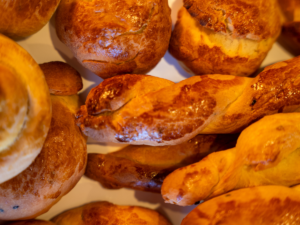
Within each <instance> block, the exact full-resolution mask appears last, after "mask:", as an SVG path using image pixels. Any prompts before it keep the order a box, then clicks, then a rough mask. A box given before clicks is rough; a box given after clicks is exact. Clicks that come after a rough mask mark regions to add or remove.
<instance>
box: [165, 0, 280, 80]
mask: <svg viewBox="0 0 300 225" xmlns="http://www.w3.org/2000/svg"><path fill="white" fill-rule="evenodd" d="M280 31H281V22H280V11H279V7H278V4H277V0H225V1H216V0H184V7H182V8H181V9H180V10H179V12H178V18H177V21H176V25H175V28H174V30H173V31H172V36H171V40H170V47H169V51H170V53H171V55H173V56H174V57H175V58H176V59H177V60H179V63H180V64H181V65H182V66H183V68H184V69H185V70H186V71H188V72H190V73H192V74H195V75H203V74H231V75H236V76H250V75H251V74H253V73H254V72H255V71H256V70H257V69H258V68H259V66H260V65H261V63H262V61H263V60H264V58H265V57H266V56H267V53H268V52H269V50H270V49H271V47H272V45H273V43H274V42H275V41H276V39H277V37H278V35H279V34H280Z"/></svg>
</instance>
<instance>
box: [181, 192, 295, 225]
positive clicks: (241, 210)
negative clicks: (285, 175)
mask: <svg viewBox="0 0 300 225" xmlns="http://www.w3.org/2000/svg"><path fill="white" fill-rule="evenodd" d="M299 212H300V197H299V186H296V187H294V188H287V187H281V186H263V187H254V188H245V189H241V190H237V191H232V192H230V193H228V194H224V195H222V196H219V197H216V198H213V199H211V200H209V201H206V202H204V203H202V204H200V205H199V206H197V207H196V208H195V209H193V210H192V211H191V212H190V213H189V214H188V215H187V216H186V217H185V218H184V219H183V221H182V223H181V225H199V224H201V225H208V224H209V225H217V224H223V225H229V224H230V225H239V224H243V225H252V224H264V225H271V224H299V216H300V215H299V214H300V213H299Z"/></svg>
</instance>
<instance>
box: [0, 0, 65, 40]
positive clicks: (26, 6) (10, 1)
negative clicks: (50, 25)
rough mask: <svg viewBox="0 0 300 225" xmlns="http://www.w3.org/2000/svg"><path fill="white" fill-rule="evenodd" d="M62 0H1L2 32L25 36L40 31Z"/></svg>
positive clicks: (0, 30) (0, 31)
mask: <svg viewBox="0 0 300 225" xmlns="http://www.w3.org/2000/svg"><path fill="white" fill-rule="evenodd" d="M59 2H60V0H51V1H49V0H5V1H0V12H1V14H0V33H2V34H4V35H6V36H9V37H12V38H24V37H27V36H29V35H32V34H34V33H36V32H37V31H39V30H40V29H41V28H42V27H43V26H44V25H45V24H46V23H47V22H48V21H49V20H50V18H51V16H52V15H53V13H54V12H55V10H56V8H57V6H58V4H59Z"/></svg>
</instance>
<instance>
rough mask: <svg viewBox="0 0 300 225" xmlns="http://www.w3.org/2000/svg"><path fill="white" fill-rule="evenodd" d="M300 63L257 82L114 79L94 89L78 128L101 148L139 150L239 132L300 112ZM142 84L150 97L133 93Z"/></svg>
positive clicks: (272, 69)
mask: <svg viewBox="0 0 300 225" xmlns="http://www.w3.org/2000/svg"><path fill="white" fill-rule="evenodd" d="M299 63H300V57H296V58H293V59H290V60H287V61H283V62H279V63H276V64H274V65H271V66H268V67H266V68H265V69H264V71H263V72H261V73H260V74H259V75H258V76H257V77H255V78H247V77H238V76H230V75H226V76H225V75H206V76H194V77H191V78H188V79H185V80H183V81H181V82H179V83H177V84H174V83H173V84H171V83H170V82H167V81H166V80H165V79H162V78H157V77H151V76H147V75H123V76H117V77H113V78H110V79H107V80H105V82H102V83H100V84H99V85H98V86H97V87H95V88H94V89H92V91H91V92H90V94H89V95H88V97H87V99H86V103H85V105H83V106H81V108H80V110H79V111H78V112H77V114H76V118H77V119H76V122H77V124H78V126H80V128H81V130H82V131H83V133H84V134H86V135H87V136H89V137H92V138H94V139H96V140H98V141H100V142H117V143H126V144H135V145H138V144H146V145H156V146H158V145H175V144H180V143H183V142H185V141H188V140H190V139H191V138H193V137H195V136H196V135H197V134H200V133H201V134H216V133H219V134H220V133H234V132H240V131H241V130H242V129H243V128H245V127H246V126H248V125H249V124H250V123H252V122H254V121H256V120H258V119H260V118H262V117H263V116H265V115H269V114H274V113H278V112H292V111H297V110H299V109H300V77H299V75H300V66H299V65H300V64H299ZM151 79H153V82H149V80H151ZM144 80H146V81H147V86H148V90H149V92H147V93H145V92H140V91H139V88H135V87H140V86H141V85H145V84H144V83H143V81H144ZM151 86H153V91H151ZM130 89H132V90H133V92H132V93H131V92H130Z"/></svg>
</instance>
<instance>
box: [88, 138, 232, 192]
mask: <svg viewBox="0 0 300 225" xmlns="http://www.w3.org/2000/svg"><path fill="white" fill-rule="evenodd" d="M236 139H237V135H197V136H196V137H194V138H192V139H191V140H189V141H186V142H184V143H182V144H179V145H167V146H155V147H154V146H147V145H129V146H127V147H125V148H123V149H121V150H120V151H116V152H112V153H109V154H96V153H89V154H88V162H87V167H86V171H85V175H86V176H87V177H89V178H91V179H93V180H96V181H99V182H100V183H101V184H102V185H103V186H104V187H106V188H112V189H117V188H122V187H126V188H132V189H135V190H142V191H151V192H158V193H160V188H161V185H162V182H163V180H164V178H165V177H166V176H167V175H168V174H169V173H171V172H172V171H173V170H175V169H177V168H180V167H183V166H187V165H189V164H192V163H195V162H198V161H199V160H201V159H202V158H204V157H205V156H207V155H208V154H210V153H212V152H214V151H218V150H224V149H227V148H231V147H234V146H235V143H236Z"/></svg>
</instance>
